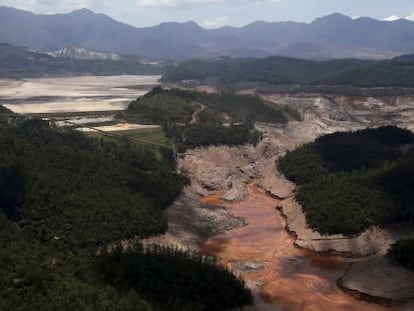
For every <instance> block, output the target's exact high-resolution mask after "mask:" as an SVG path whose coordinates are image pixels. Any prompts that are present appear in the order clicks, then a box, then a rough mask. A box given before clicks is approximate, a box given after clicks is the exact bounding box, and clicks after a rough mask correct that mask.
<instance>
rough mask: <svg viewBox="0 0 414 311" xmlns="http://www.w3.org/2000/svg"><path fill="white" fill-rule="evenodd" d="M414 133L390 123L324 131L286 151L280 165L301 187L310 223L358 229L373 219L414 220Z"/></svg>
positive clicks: (331, 229)
mask: <svg viewBox="0 0 414 311" xmlns="http://www.w3.org/2000/svg"><path fill="white" fill-rule="evenodd" d="M413 142H414V135H413V134H412V133H411V132H410V131H408V130H403V129H399V128H397V127H392V126H387V127H381V128H377V129H365V130H360V131H356V132H351V133H342V132H338V133H334V134H329V135H325V136H322V137H320V138H318V139H316V140H315V142H313V143H310V144H307V145H304V146H302V147H299V148H298V149H296V150H294V151H292V152H289V153H287V155H286V156H285V157H283V158H281V159H280V160H279V163H278V165H279V168H280V170H281V171H282V172H283V174H284V175H285V176H286V177H287V178H288V179H290V180H292V181H294V182H296V183H297V184H298V185H299V188H298V190H297V192H296V194H295V195H296V199H297V200H298V202H299V203H301V205H302V206H303V210H304V212H305V214H306V219H307V222H308V224H309V225H310V226H311V227H312V228H313V229H315V230H317V231H319V232H321V233H329V234H332V233H343V234H355V233H359V232H361V231H363V230H364V229H366V228H368V227H369V226H372V225H384V224H395V223H401V222H404V223H409V224H411V225H414V209H413V204H414V196H413V193H412V189H413V187H414V179H413V176H414V175H413V174H414V155H413V153H412V152H410V151H407V150H410V149H409V147H408V149H407V148H406V147H407V146H410V145H412V144H413Z"/></svg>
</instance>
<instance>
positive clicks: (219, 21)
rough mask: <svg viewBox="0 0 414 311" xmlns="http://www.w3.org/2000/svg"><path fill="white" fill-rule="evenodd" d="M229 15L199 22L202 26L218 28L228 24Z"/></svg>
mask: <svg viewBox="0 0 414 311" xmlns="http://www.w3.org/2000/svg"><path fill="white" fill-rule="evenodd" d="M229 20H230V19H229V17H228V16H220V17H217V18H216V19H206V20H204V21H202V22H201V26H203V27H204V28H220V27H222V26H225V25H228V24H229Z"/></svg>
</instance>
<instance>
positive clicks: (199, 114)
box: [121, 87, 300, 149]
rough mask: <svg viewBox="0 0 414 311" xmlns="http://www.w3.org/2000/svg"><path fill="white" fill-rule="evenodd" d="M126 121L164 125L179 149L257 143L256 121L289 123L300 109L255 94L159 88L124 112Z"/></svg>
mask: <svg viewBox="0 0 414 311" xmlns="http://www.w3.org/2000/svg"><path fill="white" fill-rule="evenodd" d="M121 117H122V118H123V119H126V120H132V121H137V122H145V123H152V124H160V125H163V129H164V131H165V133H166V135H167V137H168V138H170V139H172V141H173V142H175V143H176V144H177V145H178V147H179V148H180V149H185V148H193V147H198V146H204V145H220V144H226V145H241V144H245V143H256V142H258V140H259V139H260V137H261V136H260V133H258V132H257V131H256V130H255V129H254V123H255V122H264V123H286V122H287V121H288V120H291V119H296V120H298V119H300V115H299V113H298V112H297V111H295V110H294V109H292V108H289V107H287V106H277V105H276V104H273V103H270V102H267V101H265V100H263V99H261V98H260V97H259V96H256V95H237V94H234V93H232V92H221V93H205V92H198V91H188V90H181V89H163V88H161V87H156V88H154V89H153V90H152V91H150V92H149V93H147V94H146V95H145V96H143V97H140V98H138V99H137V100H136V101H134V102H132V103H131V104H130V105H129V107H128V109H127V110H126V111H125V112H124V113H122V114H121Z"/></svg>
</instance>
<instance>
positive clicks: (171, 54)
mask: <svg viewBox="0 0 414 311" xmlns="http://www.w3.org/2000/svg"><path fill="white" fill-rule="evenodd" d="M0 42H2V43H8V44H12V45H17V46H25V47H28V48H30V49H34V50H38V51H55V50H61V49H64V48H66V47H73V46H76V47H81V48H86V49H91V50H95V51H104V52H113V53H121V54H132V55H142V56H147V57H154V58H169V59H175V60H186V59H189V58H197V57H216V56H221V55H227V56H232V57H266V56H270V55H283V56H290V57H297V58H308V59H330V58H347V57H354V58H368V59H382V58H392V57H394V56H397V55H401V54H409V53H413V52H414V22H412V21H409V20H404V19H400V20H396V21H379V20H375V19H372V18H367V17H362V18H357V19H352V18H350V17H347V16H344V15H341V14H338V13H335V14H332V15H328V16H325V17H322V18H318V19H316V20H315V21H313V22H312V23H309V24H307V23H299V22H262V21H257V22H254V23H252V24H249V25H247V26H243V27H239V28H237V27H229V26H225V27H222V28H218V29H204V28H202V27H200V26H199V25H198V24H196V23H195V22H186V23H176V22H168V23H162V24H160V25H157V26H153V27H144V28H137V27H134V26H131V25H127V24H125V23H122V22H118V21H116V20H114V19H112V18H110V17H109V16H107V15H104V14H97V13H94V12H92V11H90V10H88V9H81V10H76V11H73V12H71V13H67V14H55V15H41V14H34V13H31V12H28V11H23V10H18V9H14V8H11V7H4V6H0Z"/></svg>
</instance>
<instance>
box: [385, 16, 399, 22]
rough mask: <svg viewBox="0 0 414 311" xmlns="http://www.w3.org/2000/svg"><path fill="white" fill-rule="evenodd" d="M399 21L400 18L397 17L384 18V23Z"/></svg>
mask: <svg viewBox="0 0 414 311" xmlns="http://www.w3.org/2000/svg"><path fill="white" fill-rule="evenodd" d="M399 19H400V18H399V17H398V16H397V15H391V16H388V17H386V18H384V21H387V22H393V21H396V20H399Z"/></svg>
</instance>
